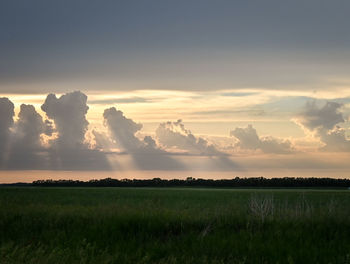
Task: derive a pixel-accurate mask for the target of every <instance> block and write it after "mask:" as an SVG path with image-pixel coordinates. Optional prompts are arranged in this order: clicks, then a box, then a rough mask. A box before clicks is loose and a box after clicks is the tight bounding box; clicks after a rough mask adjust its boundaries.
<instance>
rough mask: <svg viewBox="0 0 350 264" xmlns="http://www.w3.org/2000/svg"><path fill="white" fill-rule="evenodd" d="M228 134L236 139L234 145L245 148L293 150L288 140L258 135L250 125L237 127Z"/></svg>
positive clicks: (264, 150)
mask: <svg viewBox="0 0 350 264" xmlns="http://www.w3.org/2000/svg"><path fill="white" fill-rule="evenodd" d="M230 136H233V137H235V138H237V139H238V142H237V143H236V144H235V146H234V147H239V148H240V149H246V150H254V151H255V150H261V151H262V152H264V153H275V154H287V153H291V152H293V148H292V145H291V142H290V141H289V140H281V139H277V138H274V137H259V136H258V134H257V132H256V129H255V128H254V127H253V126H252V125H248V126H247V127H245V128H240V127H237V128H235V129H234V130H232V131H231V132H230Z"/></svg>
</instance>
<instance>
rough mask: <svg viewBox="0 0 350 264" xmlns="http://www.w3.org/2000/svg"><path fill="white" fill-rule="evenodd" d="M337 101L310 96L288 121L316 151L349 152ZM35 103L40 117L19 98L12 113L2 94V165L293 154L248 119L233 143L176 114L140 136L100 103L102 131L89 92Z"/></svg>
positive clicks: (64, 166)
mask: <svg viewBox="0 0 350 264" xmlns="http://www.w3.org/2000/svg"><path fill="white" fill-rule="evenodd" d="M341 108H342V104H340V103H336V102H327V103H325V104H324V105H323V106H319V105H317V104H316V102H309V103H307V104H306V106H305V107H304V109H303V110H302V111H300V113H299V114H298V115H297V116H296V117H295V119H294V120H295V122H296V123H297V124H298V125H300V126H301V127H302V128H303V129H304V130H305V131H306V133H307V134H309V135H311V136H312V137H313V138H314V139H316V140H319V141H320V142H321V145H322V146H321V147H320V149H319V150H320V151H323V152H324V151H334V152H348V151H350V141H349V140H348V139H347V137H346V133H345V129H344V128H342V127H340V126H339V124H341V123H344V122H346V117H344V115H343V113H342V112H341ZM41 109H42V111H43V112H44V113H45V114H46V117H44V118H43V117H42V116H41V115H40V114H39V113H38V112H37V110H36V109H35V108H34V106H33V105H27V104H22V105H21V106H20V111H19V113H18V116H17V117H16V119H15V112H14V104H13V103H12V102H11V101H10V100H9V99H8V98H0V153H1V156H0V169H2V170H6V169H12V170H13V169H18V170H22V169H23V170H42V169H45V170H122V169H124V170H125V169H134V170H169V171H170V170H175V171H176V170H208V171H210V170H218V171H220V170H228V171H230V170H237V169H239V168H238V167H237V164H235V162H234V160H235V158H234V156H231V154H232V153H234V154H235V155H237V154H239V153H241V152H242V153H244V154H245V155H246V154H247V153H248V152H249V153H250V155H253V156H254V155H261V154H264V155H281V154H282V155H287V154H288V155H292V154H293V155H295V154H296V153H298V150H297V148H296V146H295V145H294V143H293V141H292V140H290V139H283V138H276V137H272V136H259V135H258V133H257V131H256V129H255V128H254V127H253V126H252V125H248V126H247V127H245V128H240V127H237V128H235V129H233V130H232V131H231V132H230V136H231V137H232V138H231V139H230V140H231V145H230V146H224V147H221V146H219V145H218V144H215V140H214V141H213V140H209V139H207V138H204V137H202V136H196V135H194V134H193V133H192V132H191V131H190V130H189V129H187V128H186V127H185V124H184V123H183V122H182V120H181V119H179V120H177V121H175V122H171V121H168V122H162V123H160V124H159V126H158V128H157V129H156V131H155V133H154V135H142V127H143V126H142V124H140V123H136V122H134V121H133V120H132V119H130V118H128V117H126V116H125V115H124V113H123V112H122V111H121V110H118V109H117V108H115V107H110V108H107V109H105V110H104V113H103V115H102V117H103V124H104V127H105V130H104V131H98V130H95V129H93V130H92V129H91V128H89V121H88V120H87V112H88V110H89V106H88V105H87V96H86V95H85V94H83V93H82V92H79V91H76V92H71V93H66V94H64V95H62V96H60V97H57V96H56V95H55V94H49V95H48V96H47V97H46V99H45V101H44V102H43V104H42V105H41ZM87 132H89V133H87ZM141 135H142V136H141ZM228 140H229V139H228ZM230 150H233V152H232V151H230ZM126 156H128V157H130V159H129V163H130V164H129V165H125V164H127V162H125V159H126V158H125V157H126ZM194 156H197V157H202V158H201V159H199V160H201V162H200V163H198V165H195V163H191V162H188V160H189V159H191V157H194ZM180 157H182V158H180ZM184 157H186V158H184ZM204 160H206V162H204V163H203V161H204ZM124 163H125V164H124ZM199 164H200V165H199ZM204 164H205V165H204Z"/></svg>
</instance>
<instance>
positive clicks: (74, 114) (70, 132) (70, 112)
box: [41, 91, 89, 148]
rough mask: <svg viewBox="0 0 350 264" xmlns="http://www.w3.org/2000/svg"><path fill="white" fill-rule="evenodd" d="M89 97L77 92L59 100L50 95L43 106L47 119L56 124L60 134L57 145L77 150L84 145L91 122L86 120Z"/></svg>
mask: <svg viewBox="0 0 350 264" xmlns="http://www.w3.org/2000/svg"><path fill="white" fill-rule="evenodd" d="M86 102H87V96H86V95H85V94H83V93H82V92H79V91H76V92H72V93H67V94H64V95H62V96H61V97H59V98H57V97H56V95H55V94H49V95H48V96H47V98H46V100H45V102H44V104H43V105H42V106H41V109H42V110H43V111H44V112H45V113H46V115H47V117H48V118H50V119H52V120H53V121H54V123H55V128H56V130H57V132H58V138H57V139H56V143H57V144H58V146H60V147H63V148H77V147H82V146H83V145H84V140H85V133H86V131H87V129H88V125H89V122H88V121H87V120H86V113H87V111H88V109H89V107H88V106H87V103H86Z"/></svg>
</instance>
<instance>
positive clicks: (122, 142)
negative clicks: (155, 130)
mask: <svg viewBox="0 0 350 264" xmlns="http://www.w3.org/2000/svg"><path fill="white" fill-rule="evenodd" d="M103 118H104V123H105V125H106V126H107V128H108V129H109V132H110V134H111V136H112V138H113V139H114V140H115V141H116V143H117V145H118V147H120V148H122V149H124V150H128V151H137V150H139V149H140V148H142V147H143V142H141V141H140V140H139V139H138V138H137V137H136V136H135V133H136V132H137V131H139V130H140V129H141V128H142V124H137V123H135V122H134V121H133V120H131V119H129V118H126V117H125V116H124V114H123V112H122V111H119V110H117V109H116V108H115V107H111V108H109V109H106V110H105V111H104V113H103Z"/></svg>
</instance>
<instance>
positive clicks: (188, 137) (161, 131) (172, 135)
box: [156, 119, 225, 155]
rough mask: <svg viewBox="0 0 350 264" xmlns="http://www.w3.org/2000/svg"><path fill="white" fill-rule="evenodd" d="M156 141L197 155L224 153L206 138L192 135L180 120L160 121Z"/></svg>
mask: <svg viewBox="0 0 350 264" xmlns="http://www.w3.org/2000/svg"><path fill="white" fill-rule="evenodd" d="M156 136H157V139H158V141H159V142H160V143H161V144H162V145H163V146H164V147H167V148H176V149H178V150H183V151H187V152H189V153H191V154H198V155H225V154H224V153H223V152H220V151H219V150H217V149H216V148H215V146H214V145H212V144H210V143H209V142H208V141H207V140H205V139H203V138H201V137H196V136H194V135H193V134H192V133H191V131H190V130H188V129H186V128H185V125H184V124H183V123H182V120H181V119H179V120H177V121H176V122H170V121H168V122H165V123H161V124H160V125H159V126H158V128H157V130H156Z"/></svg>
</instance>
